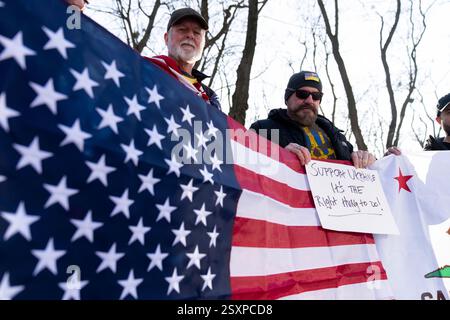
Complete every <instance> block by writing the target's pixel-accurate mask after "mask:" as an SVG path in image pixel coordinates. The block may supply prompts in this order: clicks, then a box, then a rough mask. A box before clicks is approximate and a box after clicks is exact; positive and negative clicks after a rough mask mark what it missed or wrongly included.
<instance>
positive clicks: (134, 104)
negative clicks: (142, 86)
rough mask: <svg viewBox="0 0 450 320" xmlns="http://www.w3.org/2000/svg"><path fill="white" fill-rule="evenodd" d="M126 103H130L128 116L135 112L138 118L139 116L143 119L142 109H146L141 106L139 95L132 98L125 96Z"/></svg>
mask: <svg viewBox="0 0 450 320" xmlns="http://www.w3.org/2000/svg"><path fill="white" fill-rule="evenodd" d="M124 98H125V101H126V103H127V104H128V112H127V116H128V115H130V114H134V115H135V116H136V118H138V120H139V121H141V120H142V119H141V113H140V112H141V111H142V110H145V107H144V106H141V105H140V104H139V102H138V101H137V96H136V95H134V96H133V98H132V99H131V100H130V99H128V98H127V97H124Z"/></svg>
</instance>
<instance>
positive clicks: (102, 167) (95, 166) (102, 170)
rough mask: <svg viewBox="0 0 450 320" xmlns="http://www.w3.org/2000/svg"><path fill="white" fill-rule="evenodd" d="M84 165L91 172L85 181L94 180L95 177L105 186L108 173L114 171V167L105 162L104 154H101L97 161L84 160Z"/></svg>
mask: <svg viewBox="0 0 450 320" xmlns="http://www.w3.org/2000/svg"><path fill="white" fill-rule="evenodd" d="M86 165H87V166H88V167H89V169H91V174H90V175H89V178H88V180H87V182H88V183H89V182H91V181H94V180H95V179H98V180H100V182H101V183H102V184H103V185H104V186H105V187H107V186H108V177H107V176H108V174H109V173H111V172H113V171H115V170H116V168H114V167H109V166H107V165H106V163H105V155H102V156H101V157H100V159H99V160H98V162H97V163H95V162H89V161H86Z"/></svg>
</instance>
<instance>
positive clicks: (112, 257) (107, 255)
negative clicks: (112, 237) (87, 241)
mask: <svg viewBox="0 0 450 320" xmlns="http://www.w3.org/2000/svg"><path fill="white" fill-rule="evenodd" d="M95 254H96V255H97V256H98V257H99V258H100V259H102V262H101V263H100V265H99V266H98V268H97V271H96V272H97V273H99V272H100V271H102V270H104V269H106V268H109V269H111V271H112V272H113V273H116V269H117V261H118V260H119V259H120V258H122V257H123V256H124V255H125V253H122V252H117V251H116V244H115V243H114V244H113V245H112V246H111V248H110V249H109V251H108V252H102V251H96V252H95Z"/></svg>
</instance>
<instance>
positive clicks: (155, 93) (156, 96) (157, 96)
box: [145, 84, 164, 109]
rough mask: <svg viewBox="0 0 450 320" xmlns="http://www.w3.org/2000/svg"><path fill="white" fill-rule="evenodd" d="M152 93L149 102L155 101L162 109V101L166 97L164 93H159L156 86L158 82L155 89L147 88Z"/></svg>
mask: <svg viewBox="0 0 450 320" xmlns="http://www.w3.org/2000/svg"><path fill="white" fill-rule="evenodd" d="M145 89H146V90H147V92H148V94H149V95H150V96H149V97H148V103H152V102H154V103H155V104H156V106H157V107H158V109H161V105H160V101H161V100H163V99H164V97H163V96H162V95H160V94H159V93H158V88H157V87H156V84H155V85H154V86H153V89H151V90H150V89H149V88H145Z"/></svg>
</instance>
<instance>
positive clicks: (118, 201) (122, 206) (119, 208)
mask: <svg viewBox="0 0 450 320" xmlns="http://www.w3.org/2000/svg"><path fill="white" fill-rule="evenodd" d="M109 198H110V199H111V200H112V201H113V202H114V203H115V205H116V206H115V207H114V210H113V212H112V213H111V217H113V216H115V215H116V214H118V213H120V212H122V213H123V214H124V215H125V217H127V218H130V206H131V205H132V204H133V203H134V201H133V200H131V199H129V198H128V189H126V190H125V191H124V192H123V194H122V196H120V197H114V196H110V197H109Z"/></svg>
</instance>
